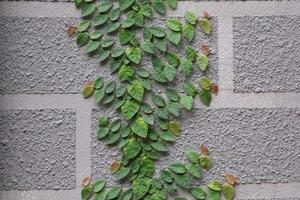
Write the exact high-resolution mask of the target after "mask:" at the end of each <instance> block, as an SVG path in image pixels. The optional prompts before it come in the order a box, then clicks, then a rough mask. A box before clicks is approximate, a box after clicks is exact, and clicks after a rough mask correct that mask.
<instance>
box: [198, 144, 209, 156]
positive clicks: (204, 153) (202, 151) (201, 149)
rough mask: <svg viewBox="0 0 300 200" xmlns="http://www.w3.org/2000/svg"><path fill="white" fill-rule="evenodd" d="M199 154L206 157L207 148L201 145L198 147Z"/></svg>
mask: <svg viewBox="0 0 300 200" xmlns="http://www.w3.org/2000/svg"><path fill="white" fill-rule="evenodd" d="M200 152H201V153H202V154H203V155H206V156H207V155H208V154H209V150H208V148H207V146H205V145H203V144H202V145H201V146H200Z"/></svg>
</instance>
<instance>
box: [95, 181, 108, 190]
mask: <svg viewBox="0 0 300 200" xmlns="http://www.w3.org/2000/svg"><path fill="white" fill-rule="evenodd" d="M105 185H106V181H105V180H98V181H96V182H95V183H94V184H93V192H95V193H98V192H100V191H101V190H103V188H104V187H105Z"/></svg>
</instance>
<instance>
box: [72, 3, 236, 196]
mask: <svg viewBox="0 0 300 200" xmlns="http://www.w3.org/2000/svg"><path fill="white" fill-rule="evenodd" d="M75 6H76V7H77V8H79V9H80V10H81V16H82V19H81V20H80V21H79V22H78V23H77V25H76V27H75V26H69V27H68V30H67V32H68V34H69V35H73V34H76V42H77V45H78V46H79V47H83V46H84V47H85V52H86V53H87V54H88V55H95V54H98V59H99V62H100V63H101V64H103V63H110V71H111V73H112V74H115V76H116V77H117V79H118V80H111V81H108V82H105V80H104V78H102V77H98V78H97V79H96V80H94V81H89V82H88V83H87V84H86V86H85V87H84V89H83V91H82V94H83V96H84V97H85V98H87V97H90V96H94V97H95V100H96V102H97V103H102V104H105V105H107V106H111V107H112V108H113V109H115V110H117V111H118V112H119V113H120V115H119V117H118V118H114V119H109V117H107V116H100V117H99V120H98V125H99V130H98V132H97V138H98V139H99V140H103V141H104V142H105V143H106V144H107V145H110V146H112V145H118V147H119V148H120V150H121V152H122V157H121V159H120V160H116V161H114V162H113V163H111V172H112V173H113V174H114V175H115V177H116V180H118V181H123V180H125V179H126V180H128V181H129V182H130V183H131V187H130V188H127V189H124V188H122V187H121V186H119V185H117V186H113V187H111V188H107V189H105V188H106V180H102V179H101V180H97V181H94V182H93V183H90V179H91V178H90V177H85V178H84V180H83V182H82V187H83V189H82V191H81V197H82V199H83V200H87V199H90V198H92V197H93V198H94V199H95V200H105V199H123V200H130V199H145V200H164V199H167V197H168V195H169V194H173V195H176V193H177V188H178V187H180V188H181V189H183V190H186V191H187V192H189V193H190V194H191V195H192V196H194V197H195V198H196V199H212V200H213V199H220V198H221V194H223V195H224V197H225V199H227V200H230V199H233V197H234V193H235V189H234V185H235V183H236V180H235V177H234V176H233V175H230V174H227V175H226V179H227V183H225V184H221V183H220V182H219V181H216V180H213V181H211V182H210V183H209V184H208V185H207V187H206V188H204V187H199V186H194V185H193V183H192V181H191V178H197V179H200V178H201V177H202V173H201V171H202V170H209V169H210V168H211V165H212V164H211V160H210V158H209V153H208V149H207V147H205V146H201V148H200V150H199V152H198V150H192V149H189V150H187V151H186V152H185V154H186V156H187V159H188V163H182V162H174V163H172V164H170V165H169V166H168V167H166V168H165V169H163V170H161V171H160V176H159V177H154V173H155V161H156V160H158V159H159V158H160V157H161V156H163V154H165V153H166V152H168V151H169V146H170V144H172V143H174V142H175V141H176V139H177V138H178V137H179V136H180V132H181V123H180V122H179V121H178V117H179V116H180V112H181V110H182V109H185V110H187V111H189V110H191V109H192V107H193V104H194V101H195V98H196V96H199V98H200V101H201V102H202V103H203V104H204V105H206V106H209V105H210V102H211V99H212V94H217V93H218V86H217V84H214V83H211V80H210V79H209V78H208V77H206V76H204V75H202V76H201V77H199V83H198V84H197V85H195V84H194V83H192V81H190V77H191V75H192V73H193V72H194V71H195V70H200V71H202V72H205V71H206V70H207V68H208V65H209V54H210V49H209V47H208V46H207V45H206V44H204V43H202V44H201V46H200V49H201V51H199V52H198V51H197V50H196V49H194V48H193V47H192V46H185V47H184V50H185V53H184V56H183V57H181V55H180V54H179V52H178V51H179V50H178V49H179V45H181V44H183V41H184V42H193V39H194V37H195V33H196V31H197V29H196V26H200V28H201V31H203V32H204V34H207V35H211V34H212V25H211V21H210V16H209V15H208V13H207V12H204V15H203V17H200V18H197V17H196V15H195V14H193V13H192V12H188V11H187V12H186V13H185V15H184V20H183V19H177V18H169V19H167V20H166V27H167V28H166V29H167V30H166V29H165V28H163V27H160V26H146V25H145V23H146V22H148V21H151V18H153V16H154V15H155V14H154V13H156V14H157V15H158V16H159V15H165V14H166V10H167V8H166V7H167V6H169V7H170V8H171V9H176V7H177V0H166V1H164V0H119V2H118V3H111V2H95V1H94V0H75ZM140 33H142V35H141V34H140ZM116 37H118V39H117V40H115V39H114V38H116ZM171 46H173V49H177V50H175V51H174V50H173V51H171V50H170V48H169V47H171ZM144 57H148V58H151V60H152V67H149V66H143V65H144V64H142V63H143V62H142V61H143V58H144ZM178 73H182V76H183V77H184V81H183V85H182V86H181V87H183V91H184V92H183V93H180V92H178V91H177V89H176V88H177V87H168V85H169V84H168V83H176V81H177V79H176V76H177V74H178ZM202 74H205V73H202ZM154 84H160V85H162V86H167V87H166V89H165V91H164V94H165V95H161V94H160V93H158V92H157V91H155V90H154V89H152V86H153V85H154ZM185 199H187V198H186V197H175V200H185Z"/></svg>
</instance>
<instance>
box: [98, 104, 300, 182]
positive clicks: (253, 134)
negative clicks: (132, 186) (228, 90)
mask: <svg viewBox="0 0 300 200" xmlns="http://www.w3.org/2000/svg"><path fill="white" fill-rule="evenodd" d="M101 110H102V108H101ZM108 113H109V111H107V110H105V111H102V112H99V111H98V112H94V114H93V132H92V174H93V176H95V177H103V178H104V177H105V178H109V179H108V180H110V183H111V184H112V183H114V182H115V181H113V180H114V178H113V176H111V175H110V169H109V166H110V163H111V161H112V160H114V159H116V158H118V157H119V156H120V154H119V150H118V149H117V148H110V147H107V146H106V145H105V144H104V142H99V141H97V140H96V130H97V119H98V116H99V115H109V114H108ZM181 121H182V122H183V127H182V130H183V132H182V134H181V136H180V137H179V139H178V141H177V142H176V143H175V144H174V145H172V146H170V153H169V155H167V156H165V157H162V158H161V159H160V160H159V161H158V162H157V172H159V171H160V169H162V168H163V167H165V166H167V165H168V164H170V163H171V162H173V161H174V160H180V161H185V156H184V151H185V150H186V149H189V148H191V149H198V148H199V146H200V145H201V144H205V145H206V146H208V147H209V149H210V151H211V157H212V160H213V161H212V162H213V168H212V169H211V170H210V171H208V172H203V174H204V175H203V176H204V179H203V180H204V181H205V182H207V181H210V180H212V179H214V178H216V179H220V180H222V179H223V175H224V173H226V172H228V173H233V174H235V175H237V177H238V180H239V182H240V183H242V184H245V183H278V182H299V181H300V176H299V175H300V166H299V162H300V157H299V153H300V145H299V144H300V143H299V142H300V135H299V122H300V110H299V109H287V108H276V109H267V108H264V109H262V108H259V109H258V108H257V109H246V108H245V109H238V108H231V109H230V108H222V109H195V110H194V111H192V112H189V113H184V114H183V116H182V119H181ZM198 183H199V182H198ZM200 183H201V182H200Z"/></svg>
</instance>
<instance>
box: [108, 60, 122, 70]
mask: <svg viewBox="0 0 300 200" xmlns="http://www.w3.org/2000/svg"><path fill="white" fill-rule="evenodd" d="M122 62H123V61H122V58H112V60H111V63H110V67H109V69H110V72H111V73H115V72H116V71H117V70H119V69H120V67H121V65H122Z"/></svg>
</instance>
